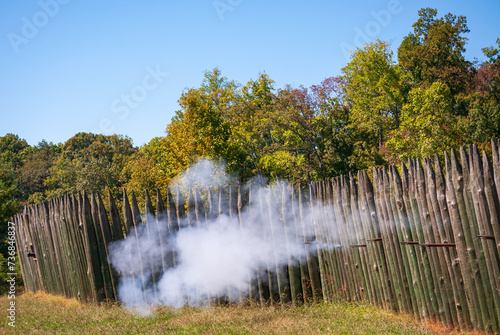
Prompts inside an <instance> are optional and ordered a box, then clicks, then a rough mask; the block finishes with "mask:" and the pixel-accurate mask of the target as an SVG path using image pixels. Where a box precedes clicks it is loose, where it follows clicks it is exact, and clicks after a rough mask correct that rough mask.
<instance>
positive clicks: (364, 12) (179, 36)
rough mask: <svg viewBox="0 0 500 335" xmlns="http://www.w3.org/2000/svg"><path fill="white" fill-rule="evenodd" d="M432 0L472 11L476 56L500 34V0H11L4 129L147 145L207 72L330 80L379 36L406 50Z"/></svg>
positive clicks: (0, 26) (3, 38)
mask: <svg viewBox="0 0 500 335" xmlns="http://www.w3.org/2000/svg"><path fill="white" fill-rule="evenodd" d="M422 7H433V8H437V9H438V15H439V16H442V15H444V14H446V13H448V12H451V13H453V14H456V15H465V16H466V17H467V19H468V26H469V29H470V30H471V32H470V33H469V34H468V35H467V36H468V38H469V43H468V44H467V53H466V57H467V59H469V60H473V58H474V57H477V58H478V59H479V60H484V58H483V57H482V53H481V48H483V47H487V46H492V45H494V43H495V40H496V39H497V38H498V37H500V29H499V28H500V20H499V17H500V1H498V0H486V1H466V0H439V1H426V0H422V1H415V0H413V1H411V0H399V1H397V0H383V1H375V0H360V1H352V2H351V1H335V0H333V1H331V0H330V1H327V0H312V1H293V0H288V1H284V0H281V1H273V0H267V1H264V0H252V1H251V0H201V1H200V0H199V1H194V0H181V1H171V0H165V1H159V0H149V1H139V0H135V1H132V0H120V1H116V0H108V1H95V0H86V1H83V0H41V1H28V0H24V1H18V0H3V1H1V2H0V113H1V119H0V136H3V135H5V134H7V133H15V134H18V135H19V136H20V137H22V138H25V139H26V140H27V141H28V143H29V144H31V145H35V144H37V143H38V142H39V141H40V140H42V139H45V140H47V141H49V142H54V143H58V142H64V141H66V140H67V139H68V138H70V137H71V136H73V135H74V134H76V133H78V132H81V131H86V132H90V131H92V132H103V133H106V134H110V133H117V134H124V135H127V136H130V137H131V138H132V139H133V141H134V144H135V145H137V146H140V145H143V144H145V143H147V142H149V140H150V139H151V138H153V137H155V136H163V135H164V131H165V127H166V125H167V124H168V123H169V122H170V120H171V118H172V116H173V115H174V112H175V111H176V110H178V109H179V107H178V103H177V100H178V98H179V97H180V95H181V93H182V92H183V90H185V89H186V88H191V87H198V86H199V85H200V83H201V80H202V79H203V72H204V71H205V70H211V69H213V68H214V67H216V66H218V67H219V68H220V69H221V71H222V73H223V75H225V76H227V77H228V78H229V79H234V80H236V81H238V82H240V83H242V84H244V83H246V82H247V81H248V80H250V79H256V78H257V77H258V76H259V74H260V73H263V72H266V73H267V74H269V76H270V77H271V78H272V79H273V80H275V81H276V86H277V87H283V86H284V85H285V84H291V85H293V86H299V85H304V86H310V85H313V84H318V83H320V82H321V81H322V80H323V79H324V78H326V77H330V76H335V75H339V74H340V73H341V72H340V69H341V68H342V67H343V66H344V65H345V64H346V63H347V62H348V58H346V52H344V51H343V50H345V49H348V48H350V47H355V46H356V45H357V44H359V43H362V42H365V40H366V39H367V38H368V39H369V40H375V39H376V38H380V39H382V40H385V41H389V42H391V43H392V45H393V49H394V50H395V49H396V48H397V46H398V45H399V44H400V43H401V40H402V39H403V37H404V36H405V35H407V34H408V33H409V32H410V31H412V27H411V26H412V24H413V23H414V22H415V21H416V20H417V18H418V14H417V12H418V10H419V9H420V8H422ZM388 14H389V15H388ZM377 16H378V18H376V17H377ZM360 36H361V37H360ZM167 73H168V74H167Z"/></svg>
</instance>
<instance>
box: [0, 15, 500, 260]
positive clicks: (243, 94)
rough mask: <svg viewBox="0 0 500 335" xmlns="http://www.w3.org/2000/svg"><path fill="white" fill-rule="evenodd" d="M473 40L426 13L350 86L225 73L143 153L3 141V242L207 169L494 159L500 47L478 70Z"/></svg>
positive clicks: (343, 167)
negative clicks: (56, 207) (52, 201)
mask: <svg viewBox="0 0 500 335" xmlns="http://www.w3.org/2000/svg"><path fill="white" fill-rule="evenodd" d="M468 32H469V29H468V27H467V19H466V17H465V16H456V15H453V14H451V13H448V14H446V15H444V16H443V17H439V16H438V15H437V11H436V10H435V9H432V8H423V9H421V10H420V11H419V18H418V20H417V21H416V22H415V23H414V24H413V31H412V32H410V33H409V34H408V35H407V36H406V37H405V38H404V39H403V41H402V43H401V44H400V45H399V46H398V47H397V56H395V55H394V52H393V51H392V47H393V46H391V45H390V44H389V43H387V42H384V41H380V40H377V41H375V42H372V43H368V44H365V45H364V46H363V47H362V48H357V49H356V50H354V51H353V52H352V54H351V59H350V61H349V62H348V63H347V64H346V65H345V66H344V67H343V68H342V73H341V74H340V75H338V76H334V77H329V78H326V79H325V80H324V81H322V82H321V83H319V84H318V85H313V86H311V87H303V86H299V87H292V86H290V85H287V86H285V87H283V88H277V87H276V86H275V83H274V81H273V80H272V79H271V78H270V77H269V76H268V75H267V74H261V75H260V76H259V77H258V79H256V80H249V81H248V82H247V83H246V84H244V85H241V84H239V83H237V82H236V81H234V80H229V79H228V78H226V77H224V76H223V75H222V73H221V71H220V70H219V69H218V68H215V69H213V70H210V71H207V72H205V74H204V78H203V81H202V82H201V85H200V86H199V87H196V88H191V89H189V90H187V91H185V92H183V93H182V95H181V97H180V98H179V106H180V109H179V110H178V111H177V112H176V114H175V116H174V117H173V119H172V120H171V122H170V123H169V124H168V125H167V127H166V134H165V136H162V137H155V138H153V139H152V140H151V141H150V142H149V143H147V144H146V145H144V146H142V147H141V148H137V147H135V146H134V145H133V143H132V140H131V139H130V138H129V137H127V136H123V135H109V136H105V135H101V134H92V133H78V134H76V135H75V136H73V137H72V138H70V139H69V140H67V141H66V142H65V143H59V144H53V143H48V142H46V141H41V142H40V143H39V144H38V145H35V146H30V145H28V143H27V142H26V141H25V140H24V139H22V138H20V137H19V136H17V135H15V134H7V135H5V136H3V137H0V206H1V207H0V221H1V223H2V224H1V225H0V227H1V231H0V234H2V240H4V237H5V236H6V235H5V232H6V225H5V224H4V223H5V222H6V221H7V219H8V218H9V217H10V216H11V215H13V214H14V213H15V212H16V211H18V210H19V209H20V206H21V205H22V204H27V203H37V202H40V201H43V200H46V199H49V198H52V197H54V196H57V195H61V194H64V193H68V192H78V191H82V190H86V191H88V192H100V193H101V194H104V195H106V194H107V191H108V190H110V191H111V193H112V194H113V195H114V196H115V197H116V196H118V195H119V194H120V193H121V192H122V189H123V188H126V189H135V190H144V189H151V190H152V189H156V188H160V190H162V193H163V194H167V192H166V188H167V187H168V186H169V185H170V184H171V183H172V181H173V180H174V179H175V178H176V177H177V176H179V175H180V173H181V172H183V171H184V170H185V169H186V168H188V167H189V166H190V165H191V164H192V163H194V162H196V161H197V160H199V159H200V158H210V159H212V160H214V161H219V162H221V163H222V162H223V163H224V165H223V166H224V169H225V171H226V172H228V173H230V174H233V175H234V176H237V177H236V178H237V179H238V180H239V181H240V182H246V181H248V180H250V179H251V178H253V177H255V176H257V175H262V176H265V177H266V178H268V180H274V179H277V178H281V179H286V180H288V181H290V182H292V183H306V182H308V181H315V180H321V179H323V178H328V177H333V176H338V175H341V174H346V173H348V172H350V171H356V170H362V169H370V168H371V167H374V166H376V167H380V166H384V165H387V164H390V163H397V162H399V161H400V160H406V159H408V158H414V157H422V156H429V155H432V154H434V153H442V152H443V151H444V150H448V149H450V148H457V147H459V146H461V145H463V144H467V143H477V144H478V145H479V146H480V147H481V148H482V149H486V150H488V146H489V144H488V143H489V140H490V139H491V138H499V137H500V58H499V56H500V39H497V41H496V44H497V45H496V46H490V47H485V48H483V49H482V51H483V54H484V56H485V58H486V61H484V62H479V61H477V60H472V61H471V60H467V59H465V56H464V54H465V50H466V43H467V40H468V39H467V37H466V34H467V33H468ZM2 245H3V243H2ZM4 249H5V248H4V247H2V250H0V251H1V253H2V254H4V255H5V250H4Z"/></svg>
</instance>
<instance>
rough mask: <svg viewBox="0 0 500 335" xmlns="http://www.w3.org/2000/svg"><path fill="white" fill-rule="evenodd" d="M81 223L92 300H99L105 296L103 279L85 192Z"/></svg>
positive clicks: (90, 210)
mask: <svg viewBox="0 0 500 335" xmlns="http://www.w3.org/2000/svg"><path fill="white" fill-rule="evenodd" d="M81 213H82V225H83V231H84V236H85V242H86V248H85V252H86V254H87V264H88V272H87V273H88V274H89V275H90V276H91V286H92V295H93V301H94V302H100V301H102V300H103V299H104V298H105V294H104V281H103V277H102V272H101V264H100V259H99V249H98V245H97V238H96V232H95V228H94V223H93V219H92V209H91V206H90V202H89V199H88V197H87V194H86V193H85V192H83V195H82V197H81Z"/></svg>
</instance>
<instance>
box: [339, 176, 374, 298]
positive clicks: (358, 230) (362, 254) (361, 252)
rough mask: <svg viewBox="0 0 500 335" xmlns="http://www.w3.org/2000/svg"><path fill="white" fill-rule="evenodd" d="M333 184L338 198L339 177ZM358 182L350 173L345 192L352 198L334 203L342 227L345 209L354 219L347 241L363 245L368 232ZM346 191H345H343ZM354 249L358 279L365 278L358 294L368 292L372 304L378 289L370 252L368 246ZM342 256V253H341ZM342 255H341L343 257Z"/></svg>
mask: <svg viewBox="0 0 500 335" xmlns="http://www.w3.org/2000/svg"><path fill="white" fill-rule="evenodd" d="M332 185H333V193H332V196H333V199H336V198H338V194H339V192H341V191H340V187H342V185H341V184H340V181H339V178H335V179H334V183H333V184H332ZM355 185H356V183H355V181H354V177H353V175H352V174H349V184H347V183H344V189H345V192H347V191H349V192H350V199H349V197H347V199H346V202H345V203H344V202H342V203H341V202H340V201H339V200H340V199H339V200H337V201H336V202H335V203H334V210H335V212H336V213H337V212H338V214H337V215H336V216H337V218H340V220H337V225H338V226H339V227H341V225H342V224H343V222H345V217H343V210H342V209H344V211H346V216H347V217H351V218H352V221H353V230H354V231H353V233H352V235H351V239H349V240H348V241H347V243H352V244H354V245H362V244H364V243H366V233H365V231H364V228H363V223H362V221H361V214H360V207H361V201H360V198H359V187H356V186H355ZM342 192H344V191H342ZM341 234H343V232H342V230H339V237H338V240H339V243H342V239H341V238H340V235H341ZM345 243H346V242H344V248H346V247H348V246H345ZM355 249H356V250H354V255H355V261H356V264H355V267H356V269H357V270H358V271H357V273H358V281H359V280H360V279H359V277H361V280H363V281H364V282H363V286H362V287H361V288H360V289H359V290H360V292H358V295H359V297H360V299H362V298H363V296H364V294H365V293H366V295H367V297H368V300H369V301H370V302H371V303H372V304H376V303H377V291H378V290H377V289H376V288H375V283H374V276H373V274H372V271H371V269H372V267H371V264H373V263H371V262H370V255H369V253H368V248H355ZM339 256H340V255H339ZM341 258H342V257H339V259H341Z"/></svg>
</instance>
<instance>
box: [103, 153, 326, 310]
mask: <svg viewBox="0 0 500 335" xmlns="http://www.w3.org/2000/svg"><path fill="white" fill-rule="evenodd" d="M214 176H217V178H216V179H215V180H214V178H213V177H214ZM233 180H234V179H232V178H231V177H230V176H227V175H222V174H221V173H220V170H219V172H217V167H216V166H215V165H214V164H213V163H212V162H211V161H206V160H205V161H201V162H199V163H197V164H196V165H194V166H192V167H191V168H190V169H189V170H188V171H187V173H186V174H185V175H183V176H181V177H180V178H179V179H178V181H179V183H182V182H184V183H185V184H184V186H185V187H186V188H189V187H192V186H195V185H202V186H203V187H217V188H223V187H225V186H226V185H227V183H229V182H231V181H233ZM179 186H182V185H179ZM244 189H245V190H246V191H249V192H250V194H251V201H250V203H247V204H246V205H245V206H244V207H243V208H242V210H241V212H240V213H239V214H238V213H237V212H234V211H230V210H229V208H221V214H220V215H219V216H217V217H215V218H211V217H210V215H207V216H206V217H203V218H198V221H196V218H195V217H194V215H193V214H191V216H190V217H189V218H188V216H189V215H190V214H189V213H187V214H186V217H185V218H183V219H181V221H180V222H179V227H180V229H179V230H178V231H176V230H172V227H171V226H169V223H168V222H167V221H163V222H157V221H156V219H155V218H153V217H151V218H149V217H148V218H147V222H148V226H146V225H141V226H139V227H137V229H133V230H132V231H131V232H130V234H129V236H127V238H126V239H124V240H121V241H118V242H114V243H111V244H110V245H109V252H110V257H109V260H110V262H111V264H112V266H113V267H114V268H115V269H116V271H118V273H119V275H120V284H119V287H118V291H119V292H118V297H119V299H120V300H121V301H122V302H123V303H124V304H125V306H128V307H130V308H141V307H144V306H147V305H151V304H161V305H169V306H173V307H181V306H183V305H186V304H189V305H203V304H206V303H207V301H208V300H212V299H216V298H219V297H225V298H228V299H230V300H234V301H237V300H238V299H240V298H241V297H242V296H243V297H246V296H247V295H248V292H249V283H250V286H251V285H255V283H256V279H257V277H259V278H270V277H268V276H267V274H268V273H269V272H270V273H276V271H281V272H283V271H284V269H286V267H287V266H289V265H293V266H296V265H298V263H299V260H300V259H303V258H305V254H306V247H305V244H304V241H309V242H310V241H312V240H313V239H314V235H316V236H318V235H321V234H322V231H321V229H322V228H321V227H322V225H317V224H316V220H317V219H318V214H319V216H321V217H323V218H327V215H328V214H327V213H328V211H326V210H325V208H320V207H317V208H315V210H314V211H311V208H309V206H308V205H307V204H305V205H304V206H303V207H304V208H302V209H301V210H302V218H303V220H302V224H301V223H300V221H299V206H298V202H296V203H294V204H293V206H292V204H291V203H290V202H291V201H292V200H291V198H290V196H289V193H285V194H288V195H287V196H285V197H282V195H283V190H284V189H285V192H286V190H287V185H286V184H284V183H280V184H275V185H271V186H268V187H262V186H255V183H250V184H249V185H245V186H244ZM200 191H203V189H200ZM271 195H273V196H271ZM283 201H284V202H286V204H285V205H283ZM221 203H224V202H221ZM226 203H227V202H226ZM292 208H294V210H291V209H292ZM284 209H285V210H284ZM313 212H314V214H315V215H314V216H313V215H312V213H313ZM169 228H170V230H169ZM316 245H319V244H309V245H308V246H309V248H313V247H314V246H316ZM310 250H311V249H310ZM141 264H142V266H141ZM163 269H166V271H164V270H163ZM282 277H283V278H285V277H287V275H284V276H282ZM252 283H253V284H252ZM264 284H266V283H264Z"/></svg>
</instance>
